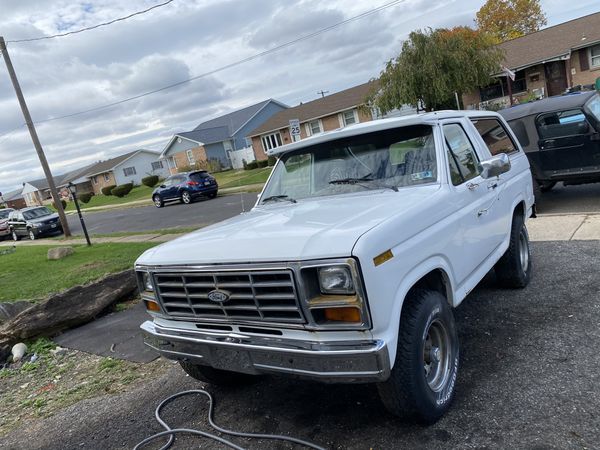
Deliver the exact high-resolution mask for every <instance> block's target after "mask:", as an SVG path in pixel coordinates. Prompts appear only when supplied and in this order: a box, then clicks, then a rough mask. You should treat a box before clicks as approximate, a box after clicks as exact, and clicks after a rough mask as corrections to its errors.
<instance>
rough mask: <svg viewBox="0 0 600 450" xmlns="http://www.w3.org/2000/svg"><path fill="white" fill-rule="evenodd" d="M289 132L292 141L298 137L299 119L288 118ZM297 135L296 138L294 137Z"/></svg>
mask: <svg viewBox="0 0 600 450" xmlns="http://www.w3.org/2000/svg"><path fill="white" fill-rule="evenodd" d="M290 134H291V135H292V141H296V140H298V139H300V120H298V119H292V120H290ZM296 136H298V138H296Z"/></svg>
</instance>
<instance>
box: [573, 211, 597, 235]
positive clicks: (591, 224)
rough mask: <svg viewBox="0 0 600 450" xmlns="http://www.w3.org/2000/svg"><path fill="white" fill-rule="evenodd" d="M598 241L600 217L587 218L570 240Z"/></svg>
mask: <svg viewBox="0 0 600 450" xmlns="http://www.w3.org/2000/svg"><path fill="white" fill-rule="evenodd" d="M596 239H598V240H600V215H593V216H587V217H586V218H585V220H584V221H583V223H582V224H581V226H580V227H579V229H578V230H577V231H576V232H575V234H574V235H573V238H572V240H576V241H584V240H596Z"/></svg>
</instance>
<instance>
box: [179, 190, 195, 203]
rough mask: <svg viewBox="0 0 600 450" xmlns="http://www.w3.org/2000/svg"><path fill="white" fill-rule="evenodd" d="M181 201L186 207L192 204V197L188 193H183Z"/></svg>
mask: <svg viewBox="0 0 600 450" xmlns="http://www.w3.org/2000/svg"><path fill="white" fill-rule="evenodd" d="M181 201H182V202H183V203H185V204H186V205H189V204H190V203H192V195H191V194H190V193H189V192H188V191H183V192H182V193H181Z"/></svg>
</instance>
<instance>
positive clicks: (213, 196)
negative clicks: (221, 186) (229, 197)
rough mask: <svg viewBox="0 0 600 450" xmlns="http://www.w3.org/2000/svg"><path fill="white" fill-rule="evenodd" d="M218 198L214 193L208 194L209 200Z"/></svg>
mask: <svg viewBox="0 0 600 450" xmlns="http://www.w3.org/2000/svg"><path fill="white" fill-rule="evenodd" d="M216 196H217V193H216V192H213V193H211V194H208V198H215V197H216Z"/></svg>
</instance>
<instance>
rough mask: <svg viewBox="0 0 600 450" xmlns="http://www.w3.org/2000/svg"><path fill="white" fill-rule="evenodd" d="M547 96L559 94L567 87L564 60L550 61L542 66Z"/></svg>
mask: <svg viewBox="0 0 600 450" xmlns="http://www.w3.org/2000/svg"><path fill="white" fill-rule="evenodd" d="M544 70H545V72H546V89H547V90H548V96H549V97H551V96H553V95H560V94H562V93H563V92H565V90H566V89H567V70H566V68H565V62H564V61H552V62H550V63H546V65H545V66H544Z"/></svg>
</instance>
